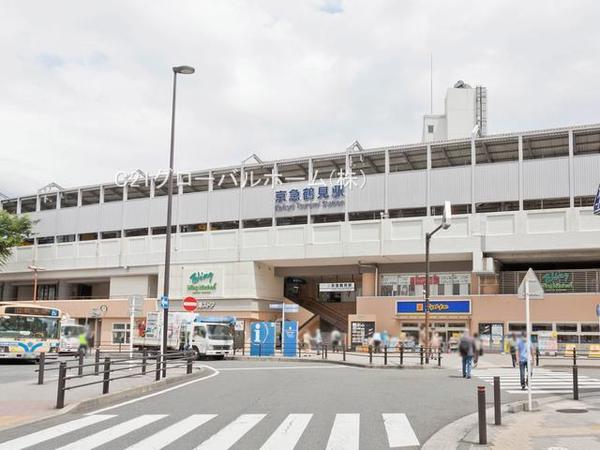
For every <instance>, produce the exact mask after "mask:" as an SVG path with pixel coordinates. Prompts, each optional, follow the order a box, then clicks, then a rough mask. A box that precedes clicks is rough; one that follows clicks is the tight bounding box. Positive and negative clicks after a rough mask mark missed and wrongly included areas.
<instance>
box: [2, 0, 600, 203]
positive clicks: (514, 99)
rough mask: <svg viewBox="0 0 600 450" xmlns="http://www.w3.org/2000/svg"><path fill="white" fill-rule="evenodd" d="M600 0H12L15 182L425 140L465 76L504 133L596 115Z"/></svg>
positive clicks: (27, 184) (8, 184)
mask: <svg viewBox="0 0 600 450" xmlns="http://www.w3.org/2000/svg"><path fill="white" fill-rule="evenodd" d="M599 13H600V5H597V4H596V2H592V1H580V2H577V4H575V3H573V2H548V1H537V2H516V1H512V2H508V1H500V0H495V1H487V2H480V1H479V2H476V1H469V2H466V1H465V2H460V3H458V2H444V1H439V2H416V1H414V2H408V1H406V2H405V1H403V2H396V1H392V0H389V1H383V0H371V1H368V2H363V1H358V0H356V1H344V2H341V1H334V0H312V1H309V2H281V1H276V0H272V1H261V2H257V1H241V0H240V1H231V2H214V1H213V2H209V1H184V2H181V1H180V2H143V1H130V2H121V1H104V2H96V3H95V4H94V7H93V8H92V7H91V6H90V4H89V3H87V4H86V3H82V2H77V1H60V2H44V1H41V0H40V1H35V2H34V1H32V2H21V1H8V2H3V4H2V14H1V16H0V17H1V19H0V21H1V22H0V52H1V54H2V55H3V58H2V70H0V98H1V99H2V101H1V102H0V123H1V124H2V127H1V130H2V131H1V133H0V146H1V147H0V148H1V151H0V192H5V193H8V194H13V195H14V194H25V193H31V192H35V191H36V190H37V189H38V188H39V187H41V186H43V185H45V184H46V183H48V182H50V181H56V182H58V183H59V184H61V185H63V186H73V185H79V184H93V183H98V182H104V181H109V180H111V179H112V178H113V175H114V173H115V172H116V171H118V170H132V169H135V168H138V167H139V168H141V169H144V170H148V171H158V170H159V169H160V168H164V167H165V166H166V165H167V162H168V144H169V120H170V106H171V81H172V79H171V77H172V73H171V69H170V68H171V66H173V65H178V64H190V65H193V66H195V67H196V73H195V74H194V75H191V76H182V77H181V78H180V79H179V84H178V104H177V137H176V146H177V147H176V152H177V153H176V165H177V167H178V168H180V169H200V168H208V167H216V166H221V165H232V164H236V163H238V162H239V161H241V160H242V159H243V158H245V157H246V156H248V155H249V154H250V153H253V152H255V153H257V154H259V155H260V156H261V157H262V158H263V159H265V160H266V159H276V158H284V157H290V156H298V155H302V154H315V153H319V152H332V151H342V150H343V149H344V148H345V147H346V146H347V145H348V144H350V143H351V142H352V141H353V140H354V139H359V140H360V142H361V143H362V144H363V145H364V146H378V145H388V144H394V143H408V142H416V141H418V139H419V137H420V132H421V129H420V126H421V116H422V114H424V113H426V112H427V110H428V105H429V99H428V86H429V81H428V79H429V54H430V52H433V55H434V100H435V101H434V105H435V109H436V110H437V111H440V110H441V108H442V101H443V95H444V91H445V89H446V87H448V86H450V85H451V84H452V83H453V82H454V81H455V80H456V79H459V78H461V79H464V80H466V81H467V82H469V83H471V84H482V85H485V86H487V87H488V95H489V131H490V132H502V131H513V130H518V129H530V128H544V127H552V126H561V125H568V124H573V123H590V122H597V121H598V116H597V103H598V101H599V100H600V84H598V83H597V80H598V78H599V75H600V64H599V63H598V62H597V58H596V57H595V56H596V55H597V54H598V51H599V50H600V32H598V31H597V27H596V25H595V22H596V20H595V18H596V17H598V15H599Z"/></svg>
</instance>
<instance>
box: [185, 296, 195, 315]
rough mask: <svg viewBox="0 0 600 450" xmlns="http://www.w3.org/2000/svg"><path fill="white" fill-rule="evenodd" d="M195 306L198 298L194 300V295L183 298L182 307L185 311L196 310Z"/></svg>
mask: <svg viewBox="0 0 600 450" xmlns="http://www.w3.org/2000/svg"><path fill="white" fill-rule="evenodd" d="M197 307H198V300H196V299H195V298H194V297H186V298H184V299H183V309H185V310H186V311H190V312H193V311H196V308H197Z"/></svg>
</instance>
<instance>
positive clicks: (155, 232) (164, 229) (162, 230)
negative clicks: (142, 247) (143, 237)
mask: <svg viewBox="0 0 600 450" xmlns="http://www.w3.org/2000/svg"><path fill="white" fill-rule="evenodd" d="M150 231H152V235H158V234H167V227H152V229H151V230H150ZM174 233H177V225H171V234H174Z"/></svg>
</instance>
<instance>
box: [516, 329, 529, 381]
mask: <svg viewBox="0 0 600 450" xmlns="http://www.w3.org/2000/svg"><path fill="white" fill-rule="evenodd" d="M528 352H529V354H530V355H531V345H529V339H528V337H527V334H526V333H525V332H523V334H522V335H521V337H520V338H519V340H518V341H517V360H518V361H519V374H520V375H521V377H520V378H521V389H522V390H525V388H526V387H527V385H528V384H529V376H528V372H529V368H528V367H527V353H528Z"/></svg>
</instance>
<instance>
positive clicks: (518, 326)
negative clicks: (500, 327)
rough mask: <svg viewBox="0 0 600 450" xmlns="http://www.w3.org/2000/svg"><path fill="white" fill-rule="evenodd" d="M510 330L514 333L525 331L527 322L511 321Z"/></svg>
mask: <svg viewBox="0 0 600 450" xmlns="http://www.w3.org/2000/svg"><path fill="white" fill-rule="evenodd" d="M508 331H510V332H513V333H523V332H525V324H524V323H509V324H508Z"/></svg>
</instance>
